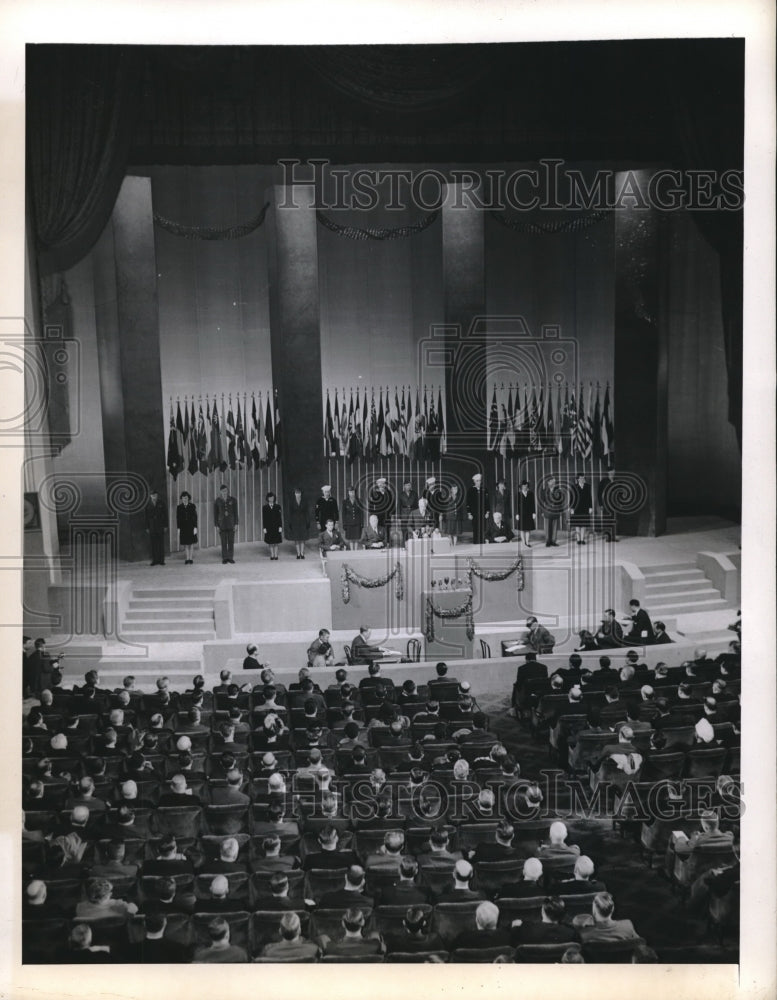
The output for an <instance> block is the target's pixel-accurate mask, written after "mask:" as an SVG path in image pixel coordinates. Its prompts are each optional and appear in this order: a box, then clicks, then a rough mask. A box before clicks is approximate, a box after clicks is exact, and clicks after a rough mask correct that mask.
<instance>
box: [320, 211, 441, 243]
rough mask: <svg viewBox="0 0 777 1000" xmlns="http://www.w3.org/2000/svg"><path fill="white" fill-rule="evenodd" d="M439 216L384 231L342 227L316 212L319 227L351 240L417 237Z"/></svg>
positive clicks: (435, 214) (435, 215)
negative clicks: (416, 235)
mask: <svg viewBox="0 0 777 1000" xmlns="http://www.w3.org/2000/svg"><path fill="white" fill-rule="evenodd" d="M439 214H440V213H439V212H438V211H434V212H430V213H429V215H426V216H424V218H423V219H421V221H420V222H416V223H414V224H413V225H411V226H394V227H393V228H383V229H375V228H373V229H369V228H367V229H360V228H358V227H356V226H341V225H339V224H338V223H336V222H332V220H331V219H329V218H327V216H326V215H324V213H323V212H321V211H318V212H316V219H317V221H318V223H319V225H321V226H323V227H324V228H325V229H328V230H329V232H330V233H336V234H337V235H338V236H346V237H348V239H350V240H400V239H404V238H405V237H407V236H415V234H416V233H422V232H423V231H424V229H428V228H429V226H431V224H432V223H433V222H434V221H435V220H436V219H437V216H438V215H439Z"/></svg>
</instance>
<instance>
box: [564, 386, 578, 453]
mask: <svg viewBox="0 0 777 1000" xmlns="http://www.w3.org/2000/svg"><path fill="white" fill-rule="evenodd" d="M574 413H575V394H574V392H573V393H572V399H571V401H570V398H569V385H565V386H564V414H563V417H562V422H561V457H562V458H569V457H570V456H571V455H572V451H573V436H574V430H575V422H576V421H575V419H574Z"/></svg>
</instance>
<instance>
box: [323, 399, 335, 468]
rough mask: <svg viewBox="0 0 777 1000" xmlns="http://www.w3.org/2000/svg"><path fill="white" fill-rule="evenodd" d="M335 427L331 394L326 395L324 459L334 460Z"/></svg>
mask: <svg viewBox="0 0 777 1000" xmlns="http://www.w3.org/2000/svg"><path fill="white" fill-rule="evenodd" d="M335 447H336V442H335V425H334V421H333V420H332V401H331V400H330V398H329V393H328V392H327V394H326V417H325V418H324V458H334V457H335V455H336V454H337V452H336V451H335Z"/></svg>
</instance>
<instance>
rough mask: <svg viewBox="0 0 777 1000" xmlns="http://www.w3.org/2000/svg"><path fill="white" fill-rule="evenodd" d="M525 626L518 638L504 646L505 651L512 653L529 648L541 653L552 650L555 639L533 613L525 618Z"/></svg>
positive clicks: (525, 650)
mask: <svg viewBox="0 0 777 1000" xmlns="http://www.w3.org/2000/svg"><path fill="white" fill-rule="evenodd" d="M526 628H527V631H526V632H525V633H524V635H523V636H522V637H521V639H520V640H518V641H517V642H515V643H511V644H510V645H509V646H505V653H508V654H511V655H512V654H514V653H525V652H528V651H530V650H531V651H533V652H535V653H539V654H540V655H542V654H543V653H552V652H553V647H554V646H555V644H556V640H555V639H554V638H553V636H552V635H551V633H550V632H549V631H548V630H547V629H546V628H545V626H544V625H540V623H539V622H538V621H537V619H536V618H535V617H534V615H529V617H528V618H527V619H526Z"/></svg>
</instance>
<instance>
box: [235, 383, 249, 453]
mask: <svg viewBox="0 0 777 1000" xmlns="http://www.w3.org/2000/svg"><path fill="white" fill-rule="evenodd" d="M235 446H236V451H237V467H238V468H239V469H242V468H243V465H244V464H245V460H246V451H247V449H246V438H245V430H244V428H243V413H242V411H241V409H240V396H238V397H237V424H236V426H235Z"/></svg>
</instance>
